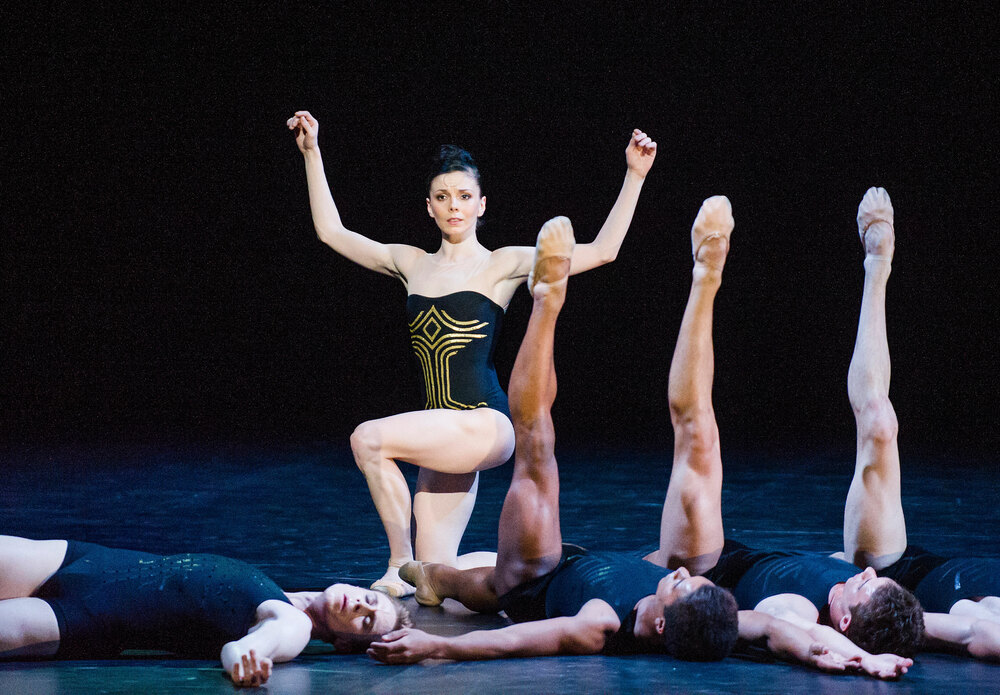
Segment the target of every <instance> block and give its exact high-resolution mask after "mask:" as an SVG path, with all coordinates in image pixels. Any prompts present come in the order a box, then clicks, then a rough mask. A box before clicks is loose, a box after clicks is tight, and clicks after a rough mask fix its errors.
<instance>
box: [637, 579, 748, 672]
mask: <svg viewBox="0 0 1000 695" xmlns="http://www.w3.org/2000/svg"><path fill="white" fill-rule="evenodd" d="M737 623H738V609H737V606H736V600H735V599H734V598H733V595H732V594H731V593H729V592H728V591H726V590H725V589H722V588H720V587H718V586H716V585H715V584H713V583H712V582H711V581H710V580H708V579H707V578H705V577H697V576H695V577H692V576H691V573H690V572H688V571H687V570H686V569H685V568H683V567H681V568H680V569H677V570H675V571H673V572H671V573H670V574H668V575H667V576H666V577H664V578H663V579H661V580H660V583H659V584H658V585H657V587H656V593H655V594H650V595H649V596H646V597H644V598H642V599H640V601H639V603H638V604H636V620H635V635H636V637H638V638H640V639H643V640H645V641H646V643H647V644H648V645H649V647H650V648H651V649H656V650H659V649H665V650H666V651H667V653H669V654H670V655H671V656H674V657H676V658H678V659H685V660H688V661H717V660H718V659H723V658H725V657H726V655H728V654H729V652H730V651H731V650H732V648H733V644H734V643H735V642H736V638H737V631H738V630H737Z"/></svg>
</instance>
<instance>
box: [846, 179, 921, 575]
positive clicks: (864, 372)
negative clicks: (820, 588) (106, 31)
mask: <svg viewBox="0 0 1000 695" xmlns="http://www.w3.org/2000/svg"><path fill="white" fill-rule="evenodd" d="M892 221H893V210H892V203H891V202H890V200H889V194H888V193H886V192H885V189H882V188H870V189H869V190H868V192H867V193H866V194H865V197H864V199H863V200H862V201H861V205H859V206H858V231H859V233H860V234H861V241H862V243H863V244H864V247H865V284H864V291H863V294H862V296H861V314H860V318H859V319H858V337H857V341H856V342H855V344H854V355H853V357H852V358H851V366H850V369H849V370H848V373H847V393H848V396H849V397H850V400H851V408H853V410H854V418H855V421H856V423H857V460H856V463H855V468H854V479H853V480H852V481H851V488H850V491H849V492H848V493H847V503H846V505H845V506H844V556H845V558H846V559H847V560H848V561H849V562H853V563H854V564H856V565H858V566H860V567H867V566H872V567H874V568H875V569H882V568H883V567H886V566H887V565H890V564H892V563H893V562H895V561H896V560H897V559H899V557H900V555H902V554H903V551H904V550H906V522H905V519H904V518H903V506H902V502H901V499H900V482H899V448H898V447H897V444H896V435H897V431H898V423H897V421H896V413H895V411H894V410H893V407H892V403H890V402H889V376H890V364H889V342H888V340H887V338H886V329H885V289H886V282H887V281H888V279H889V272H890V270H891V268H892V267H891V262H892V254H893V248H894V242H895V235H894V230H893V225H892Z"/></svg>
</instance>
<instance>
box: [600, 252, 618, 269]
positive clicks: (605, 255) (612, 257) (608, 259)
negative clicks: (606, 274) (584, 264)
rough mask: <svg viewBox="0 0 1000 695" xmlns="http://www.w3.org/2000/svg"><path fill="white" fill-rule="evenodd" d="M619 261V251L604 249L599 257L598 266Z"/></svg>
mask: <svg viewBox="0 0 1000 695" xmlns="http://www.w3.org/2000/svg"><path fill="white" fill-rule="evenodd" d="M617 259H618V249H602V250H601V252H600V254H598V256H597V265H607V264H608V263H614V262H615V261H616V260H617Z"/></svg>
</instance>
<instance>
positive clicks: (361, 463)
mask: <svg viewBox="0 0 1000 695" xmlns="http://www.w3.org/2000/svg"><path fill="white" fill-rule="evenodd" d="M381 450H382V436H381V433H380V431H379V428H378V425H376V424H375V423H373V422H362V423H361V424H360V425H358V426H357V427H355V428H354V431H353V432H352V433H351V451H352V452H354V461H355V463H357V464H358V468H360V469H361V470H362V471H363V470H365V468H366V467H367V466H368V465H370V464H371V463H372V462H373V461H377V460H378V459H380V458H381Z"/></svg>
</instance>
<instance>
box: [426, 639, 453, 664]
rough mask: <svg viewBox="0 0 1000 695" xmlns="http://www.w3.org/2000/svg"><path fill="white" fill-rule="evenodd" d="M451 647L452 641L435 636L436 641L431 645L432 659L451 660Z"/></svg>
mask: <svg viewBox="0 0 1000 695" xmlns="http://www.w3.org/2000/svg"><path fill="white" fill-rule="evenodd" d="M450 647H451V640H450V639H449V638H447V637H439V636H435V637H434V641H433V642H432V643H431V654H430V657H431V658H432V659H450V658H451V654H450V651H451V650H450Z"/></svg>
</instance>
